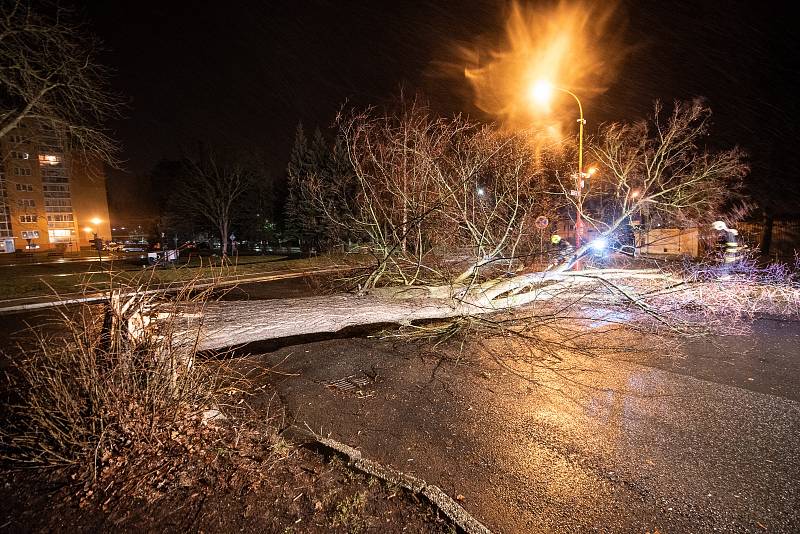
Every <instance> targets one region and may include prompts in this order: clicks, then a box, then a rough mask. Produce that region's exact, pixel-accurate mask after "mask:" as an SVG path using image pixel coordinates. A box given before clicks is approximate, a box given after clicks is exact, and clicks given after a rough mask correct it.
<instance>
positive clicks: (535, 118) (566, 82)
mask: <svg viewBox="0 0 800 534" xmlns="http://www.w3.org/2000/svg"><path fill="white" fill-rule="evenodd" d="M615 11H616V7H615V6H614V2H589V1H588V0H570V1H566V0H564V1H561V2H559V3H556V4H553V3H548V5H547V6H544V7H543V6H532V5H523V4H521V3H520V2H515V3H513V4H512V5H511V7H510V10H509V13H508V16H507V19H506V24H505V32H504V35H503V37H502V39H501V40H499V41H498V40H497V39H493V40H492V44H491V45H485V46H482V45H478V46H477V49H476V47H475V46H474V45H473V46H472V47H469V48H468V47H462V48H460V49H459V54H460V56H461V60H462V65H463V62H464V61H465V62H466V63H467V64H468V65H470V66H468V67H467V68H465V69H464V75H465V76H466V77H467V79H468V80H469V82H470V84H471V86H472V89H473V93H474V99H475V104H476V105H477V106H478V107H479V108H480V109H482V110H483V111H486V112H488V113H490V114H492V115H494V116H495V117H497V118H498V119H500V120H501V121H502V122H503V124H504V125H506V126H508V127H510V128H520V127H521V128H529V127H531V126H535V127H537V128H539V129H542V130H545V129H547V128H548V127H549V126H551V125H552V124H554V123H555V124H562V123H564V124H566V121H567V120H570V122H572V121H573V120H574V117H573V116H574V115H575V114H576V110H575V109H574V108H575V102H574V101H572V99H571V98H569V96H567V95H562V96H564V97H565V98H561V97H560V96H559V94H558V92H557V91H554V89H556V88H563V89H567V90H569V91H572V92H574V93H576V94H579V95H581V99H584V98H586V99H591V98H592V97H593V96H596V95H597V94H599V93H602V92H603V91H605V90H606V88H607V87H608V85H609V84H610V83H611V81H612V79H613V78H614V76H615V74H616V72H617V70H618V66H619V61H620V60H621V58H622V57H623V56H624V53H623V47H622V45H621V42H620V36H621V35H622V28H621V27H620V25H619V22H618V21H616V20H612V18H613V16H614V14H615ZM612 25H613V27H612ZM584 104H585V102H584ZM551 106H552V109H550V108H551ZM551 112H553V113H551Z"/></svg>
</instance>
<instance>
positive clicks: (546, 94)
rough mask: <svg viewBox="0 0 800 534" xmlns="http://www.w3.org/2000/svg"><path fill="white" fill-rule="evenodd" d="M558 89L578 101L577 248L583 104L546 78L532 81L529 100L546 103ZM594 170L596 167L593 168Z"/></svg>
mask: <svg viewBox="0 0 800 534" xmlns="http://www.w3.org/2000/svg"><path fill="white" fill-rule="evenodd" d="M556 90H558V91H561V92H562V93H567V94H568V95H570V96H571V97H572V98H574V99H575V102H577V103H578V114H579V117H578V125H579V126H578V174H577V175H576V179H575V181H576V182H577V183H576V191H577V193H576V196H577V204H578V209H577V213H576V215H575V249H576V250H577V249H579V248H580V246H581V235H582V233H583V220H582V218H581V209H582V205H581V193H582V190H583V179H584V178H585V176H586V174H585V173H584V172H583V125H584V124H586V120H585V119H584V118H583V105H582V104H581V101H580V99H579V98H578V96H577V95H576V94H575V93H573V92H572V91H570V90H568V89H564V88H562V87H555V86H554V85H553V84H552V83H550V82H548V81H547V80H539V81H537V82H536V83H534V84H533V85H532V86H531V87H530V89H529V93H528V94H529V96H530V98H531V100H533V101H534V102H535V103H537V104H540V105H546V104H548V103H549V102H550V100H552V98H553V93H554V92H555V91H556ZM594 170H596V169H594ZM575 269H576V270H579V269H580V262H578V263H576V264H575Z"/></svg>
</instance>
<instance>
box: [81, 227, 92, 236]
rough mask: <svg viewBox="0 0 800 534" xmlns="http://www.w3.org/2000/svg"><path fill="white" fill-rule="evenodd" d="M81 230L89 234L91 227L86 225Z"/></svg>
mask: <svg viewBox="0 0 800 534" xmlns="http://www.w3.org/2000/svg"><path fill="white" fill-rule="evenodd" d="M83 231H84V232H86V233H87V234H91V233H92V229H91V228H89V227H88V226H87V227H85V228H84V229H83Z"/></svg>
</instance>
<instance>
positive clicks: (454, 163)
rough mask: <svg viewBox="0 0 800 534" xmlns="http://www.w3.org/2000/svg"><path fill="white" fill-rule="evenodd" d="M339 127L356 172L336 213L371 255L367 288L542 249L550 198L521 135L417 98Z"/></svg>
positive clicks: (453, 275)
mask: <svg viewBox="0 0 800 534" xmlns="http://www.w3.org/2000/svg"><path fill="white" fill-rule="evenodd" d="M340 126H341V128H342V130H341V132H342V133H341V135H342V136H343V138H344V142H345V143H346V145H347V149H348V154H349V157H350V161H351V163H352V166H353V169H354V172H353V173H352V175H351V183H348V184H342V189H341V191H342V195H343V196H342V198H341V199H340V200H339V201H338V202H337V204H338V205H345V206H347V209H344V210H341V213H340V215H339V216H337V217H332V218H333V219H334V220H335V222H336V223H337V224H339V225H341V226H343V227H347V228H350V229H351V230H352V232H353V233H354V234H355V235H357V236H360V237H361V239H362V243H363V245H364V246H366V247H367V249H368V250H369V251H370V252H371V253H372V254H373V255H374V257H375V260H376V262H375V265H374V268H372V269H371V270H370V272H369V273H368V275H367V276H365V277H364V278H363V279H361V280H359V282H360V285H361V287H362V288H373V287H377V286H386V285H394V284H399V285H402V286H405V287H407V286H413V285H430V284H436V283H450V282H455V283H462V282H464V281H469V280H474V279H477V278H479V277H480V276H482V274H481V272H482V271H498V270H503V271H509V270H511V271H513V270H516V269H519V268H520V267H522V265H523V263H525V261H526V260H527V259H530V258H531V257H532V255H534V254H538V253H540V252H541V243H542V240H541V239H540V237H541V235H540V232H538V231H537V230H536V229H535V228H534V226H533V220H534V219H535V217H536V216H538V215H545V214H550V213H552V212H553V207H554V202H553V201H552V200H553V199H552V197H549V196H548V195H546V194H545V192H546V189H547V188H546V187H545V182H546V175H547V172H546V169H544V168H543V167H542V166H541V165H540V164H538V163H537V161H539V162H540V161H541V160H540V159H539V160H537V158H536V157H535V153H534V151H533V150H532V149H531V147H530V145H529V143H528V142H527V139H525V138H524V137H521V136H515V135H511V134H506V133H501V132H497V131H496V130H495V129H493V128H492V127H490V126H487V125H480V124H477V123H473V122H470V121H468V120H466V119H464V118H463V117H458V116H457V117H454V118H451V119H445V118H436V117H433V116H432V114H431V113H430V111H429V110H428V109H427V108H426V107H425V105H424V104H421V103H420V101H419V100H413V101H410V102H402V103H401V105H400V107H399V110H398V111H397V112H395V113H383V114H382V113H377V112H376V111H375V110H374V109H370V110H366V111H363V112H356V113H354V114H352V115H349V116H347V117H340ZM319 205H320V207H322V208H324V207H325V206H324V204H323V202H322V199H320V200H319ZM329 215H331V216H332V214H329Z"/></svg>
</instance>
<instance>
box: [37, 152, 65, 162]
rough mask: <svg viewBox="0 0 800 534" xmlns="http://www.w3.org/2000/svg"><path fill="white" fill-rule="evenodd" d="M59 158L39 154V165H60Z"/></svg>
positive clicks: (54, 155)
mask: <svg viewBox="0 0 800 534" xmlns="http://www.w3.org/2000/svg"><path fill="white" fill-rule="evenodd" d="M60 164H61V156H58V155H56V154H39V165H60Z"/></svg>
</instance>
